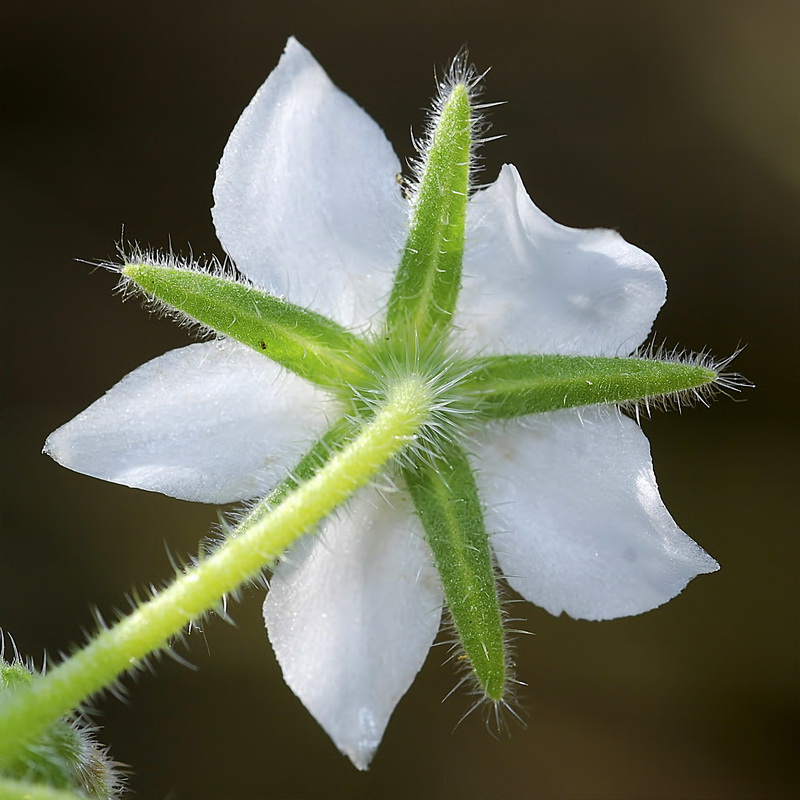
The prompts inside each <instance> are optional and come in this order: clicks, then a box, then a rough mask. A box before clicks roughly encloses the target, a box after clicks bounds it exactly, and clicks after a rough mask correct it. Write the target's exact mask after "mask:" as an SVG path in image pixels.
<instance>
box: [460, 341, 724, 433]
mask: <svg viewBox="0 0 800 800" xmlns="http://www.w3.org/2000/svg"><path fill="white" fill-rule="evenodd" d="M463 369H464V372H465V373H466V377H465V378H464V380H463V382H462V384H461V386H460V389H461V390H462V391H463V392H464V395H465V396H469V397H471V398H474V400H475V401H476V411H477V413H478V414H479V415H480V416H482V417H483V418H488V419H504V418H509V417H519V416H522V415H524V414H536V413H541V412H544V411H556V410H558V409H562V408H574V407H576V406H587V405H595V404H599V403H624V402H631V401H633V402H635V401H637V400H645V399H648V398H662V397H669V396H670V395H674V396H678V397H680V395H681V393H683V392H691V391H692V390H702V388H703V387H707V386H708V385H710V384H713V383H714V382H716V381H717V380H718V379H719V374H718V373H717V372H715V371H714V370H713V369H712V368H710V367H709V366H703V365H702V364H692V363H680V362H677V361H675V362H673V361H657V360H651V359H645V358H603V357H600V356H596V357H590V356H559V355H513V356H487V357H483V358H476V359H472V360H470V361H467V362H465V363H464V365H463Z"/></svg>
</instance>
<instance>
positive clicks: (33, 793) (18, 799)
mask: <svg viewBox="0 0 800 800" xmlns="http://www.w3.org/2000/svg"><path fill="white" fill-rule="evenodd" d="M83 797H85V795H80V794H73V793H72V792H66V791H64V790H62V789H53V788H52V787H51V786H45V785H44V784H41V783H27V782H26V781H12V780H8V779H6V778H0V800H81V798H83Z"/></svg>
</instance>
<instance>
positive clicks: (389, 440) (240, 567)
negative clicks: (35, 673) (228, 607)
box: [0, 378, 430, 767]
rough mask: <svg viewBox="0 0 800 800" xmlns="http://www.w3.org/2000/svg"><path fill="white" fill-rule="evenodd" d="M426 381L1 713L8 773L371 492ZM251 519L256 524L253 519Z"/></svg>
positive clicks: (414, 423)
mask: <svg viewBox="0 0 800 800" xmlns="http://www.w3.org/2000/svg"><path fill="white" fill-rule="evenodd" d="M429 404H430V397H429V394H428V391H427V389H426V387H425V385H424V383H423V382H422V381H421V380H418V379H415V378H410V379H408V380H407V381H404V382H402V383H398V385H397V386H396V387H395V389H394V391H393V392H391V394H390V395H389V396H388V398H387V400H386V403H385V405H384V406H383V408H382V409H381V410H380V411H379V412H378V413H377V414H376V415H375V416H374V417H372V418H371V420H370V421H368V422H366V423H364V424H363V425H362V427H361V428H360V430H359V432H358V434H357V435H356V436H355V437H354V438H353V439H352V441H350V443H349V444H347V445H346V446H345V447H343V448H342V450H340V451H339V452H338V453H337V454H336V455H335V456H334V457H333V458H332V459H331V460H330V461H329V462H328V463H327V464H326V465H325V466H324V467H323V468H322V469H320V470H319V472H317V473H316V475H314V477H313V478H311V479H309V480H308V481H307V482H305V483H303V484H301V485H300V486H299V487H298V488H297V489H296V490H294V491H293V492H292V493H291V494H289V495H288V496H287V497H286V498H285V499H284V500H283V501H282V502H281V503H280V504H279V505H278V506H276V507H275V508H274V509H272V510H271V511H269V512H268V513H265V514H264V515H258V516H257V518H256V519H255V520H254V521H252V522H251V523H250V524H245V525H244V526H243V527H242V528H240V529H238V530H237V531H235V532H234V534H233V535H231V536H230V538H228V540H227V541H226V542H225V543H224V544H223V545H222V546H221V547H220V548H219V549H218V550H217V551H215V552H214V553H213V555H211V556H209V557H208V558H207V559H206V560H204V561H201V562H200V563H199V564H197V565H196V566H194V567H192V568H190V569H187V570H186V572H184V573H183V574H181V575H180V576H179V577H177V578H176V579H175V581H174V582H173V583H172V584H170V585H169V586H168V587H167V588H165V589H164V590H163V591H161V592H159V593H158V594H156V595H155V596H154V597H153V598H152V599H151V600H149V601H148V602H146V603H144V604H143V605H141V606H140V607H139V608H137V609H136V610H135V611H134V612H132V613H131V614H130V615H129V616H127V617H125V618H124V619H122V620H120V621H119V622H118V623H117V624H116V625H114V626H113V627H111V628H109V629H107V630H103V631H101V632H100V633H99V634H98V635H97V636H96V637H95V638H94V639H93V640H91V641H90V642H89V644H87V645H86V646H85V647H84V648H83V649H81V650H79V651H78V652H76V653H75V654H74V655H73V656H72V657H70V658H69V659H67V660H66V661H64V662H63V663H62V664H60V665H59V666H57V667H56V668H55V669H52V670H51V671H50V672H48V673H47V674H46V675H44V676H42V677H41V678H40V679H38V680H35V681H34V682H33V683H32V684H30V686H26V687H24V688H20V689H19V690H17V691H15V692H14V693H13V695H12V696H10V697H8V698H5V699H4V702H3V705H2V707H0V767H2V765H3V764H4V763H6V764H7V763H10V762H11V760H12V759H13V757H14V756H15V755H17V754H19V752H20V751H21V750H22V749H23V748H24V746H25V744H26V743H29V742H31V741H32V740H34V739H35V738H36V737H37V736H38V735H39V734H40V733H41V732H42V731H43V730H44V729H46V728H47V726H48V725H50V724H52V723H53V722H54V721H55V720H57V719H59V718H60V717H62V716H64V715H65V714H69V713H70V712H71V711H73V710H74V709H76V708H77V707H78V706H79V705H80V704H81V703H83V702H85V701H86V700H87V699H88V698H89V697H91V696H92V695H93V694H95V693H96V692H98V691H100V690H102V689H103V688H106V687H108V686H110V685H111V684H113V682H114V681H115V680H117V679H118V678H119V676H120V675H122V674H123V673H124V672H126V671H128V670H131V669H135V668H136V667H137V665H140V663H141V659H143V658H145V657H146V656H147V655H149V654H150V653H153V652H155V651H157V650H160V649H163V648H164V647H166V646H167V645H168V644H169V640H170V638H171V637H173V636H175V635H176V634H178V633H180V632H181V631H182V630H183V629H184V628H185V627H186V626H187V625H188V624H189V622H191V621H192V620H195V619H198V618H199V617H201V616H202V615H203V614H205V613H206V612H208V611H210V610H212V609H214V608H215V607H217V606H218V605H219V604H220V602H221V600H222V598H223V597H224V596H225V595H226V594H228V593H230V592H233V591H234V590H235V589H237V588H238V587H239V586H241V585H242V584H243V583H245V582H247V581H249V580H251V579H252V578H254V577H255V576H257V575H258V574H259V573H260V571H261V570H262V569H264V567H266V566H267V565H269V564H270V563H272V562H273V561H274V560H275V559H276V558H277V557H278V556H280V554H281V553H282V552H283V551H284V550H285V549H286V548H287V547H288V546H289V545H290V544H292V542H294V541H295V540H296V539H297V538H298V537H300V536H301V535H302V534H303V533H305V532H306V531H308V530H309V529H310V528H312V527H313V526H314V525H316V524H317V523H318V522H319V521H320V520H321V519H323V517H325V516H326V515H327V514H329V513H330V512H331V511H333V509H334V508H336V506H338V505H339V504H340V503H342V502H344V501H345V500H347V498H348V497H350V495H352V494H353V493H354V492H355V491H356V490H357V489H359V488H361V487H363V486H365V485H366V484H367V483H369V481H370V480H371V479H372V478H373V477H374V476H375V475H376V474H377V473H378V472H379V471H380V470H381V468H382V467H383V466H384V465H385V464H386V463H387V461H389V460H390V459H391V458H392V457H393V456H395V455H396V454H397V453H399V452H400V450H402V448H403V447H404V446H405V445H406V444H408V442H409V441H410V440H411V439H412V438H413V437H414V435H415V434H416V433H417V431H418V430H419V428H420V426H421V425H422V424H423V423H424V421H425V419H426V417H427V414H428V410H429ZM250 519H251V520H252V517H251V518H250Z"/></svg>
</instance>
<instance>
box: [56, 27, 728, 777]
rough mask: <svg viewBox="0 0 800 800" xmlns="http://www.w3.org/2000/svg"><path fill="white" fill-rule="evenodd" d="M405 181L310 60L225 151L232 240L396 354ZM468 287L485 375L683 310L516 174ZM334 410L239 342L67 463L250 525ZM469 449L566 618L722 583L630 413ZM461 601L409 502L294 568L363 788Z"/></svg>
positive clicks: (256, 279)
mask: <svg viewBox="0 0 800 800" xmlns="http://www.w3.org/2000/svg"><path fill="white" fill-rule="evenodd" d="M400 169H401V168H400V164H399V162H398V159H397V157H396V156H395V154H394V152H393V150H392V148H391V146H390V144H389V143H388V141H387V140H386V138H385V137H384V135H383V133H382V132H381V130H380V129H379V127H378V126H377V125H376V123H375V122H374V121H373V120H372V119H370V117H369V116H367V114H366V113H365V112H364V111H363V110H362V109H361V108H359V107H358V106H357V105H356V104H355V103H354V102H353V101H352V100H351V99H350V98H349V97H347V96H346V95H344V94H343V93H342V92H341V91H339V90H338V89H337V88H336V87H335V86H334V85H333V84H332V83H331V81H330V80H329V78H328V77H327V75H326V74H325V73H324V71H323V70H322V68H321V67H320V66H319V65H318V64H317V62H316V61H315V60H314V59H313V58H312V56H311V55H310V54H309V53H308V51H306V50H305V49H304V48H303V47H302V46H301V45H300V44H299V43H298V42H296V41H295V40H294V39H291V40H290V41H289V43H288V45H287V48H286V52H285V54H284V56H283V58H282V59H281V61H280V64H279V65H278V67H277V68H276V69H275V71H274V72H273V73H272V74H271V75H270V76H269V78H268V79H267V81H266V82H265V83H264V85H263V86H262V87H261V88H260V89H259V91H258V92H257V94H256V96H255V97H254V98H253V101H252V102H251V103H250V105H249V106H248V108H247V109H246V110H245V112H244V113H243V115H242V117H241V119H240V120H239V122H238V123H237V125H236V127H235V129H234V131H233V133H232V135H231V138H230V140H229V142H228V144H227V147H226V148H225V152H224V154H223V157H222V161H221V164H220V167H219V171H218V173H217V180H216V185H215V188H214V198H215V206H214V209H213V217H214V223H215V225H216V229H217V233H218V235H219V238H220V241H221V242H222V245H223V247H224V248H225V251H226V252H227V253H228V255H229V256H230V257H231V259H232V260H233V262H234V263H235V264H236V267H237V268H238V269H239V270H240V271H241V273H243V274H244V275H245V276H246V277H247V278H248V279H249V280H250V281H252V282H253V283H254V284H256V285H258V286H260V287H262V288H263V289H265V290H267V291H269V292H271V293H273V294H277V295H286V296H287V297H288V298H289V299H290V300H291V301H292V302H293V303H296V304H298V305H302V306H306V307H309V308H311V309H313V310H315V311H318V312H320V313H322V314H324V315H326V316H328V317H330V318H332V319H334V320H336V321H338V322H339V323H341V324H342V325H344V326H346V327H348V328H350V329H354V330H357V331H360V332H365V333H366V332H372V333H374V332H375V331H377V330H378V327H379V325H380V324H381V322H382V318H381V316H380V314H381V312H382V310H383V308H384V307H385V304H386V300H387V298H388V296H389V293H390V291H391V287H392V280H393V275H394V273H395V270H396V268H397V263H398V258H399V253H400V251H401V250H402V247H403V244H404V242H405V239H406V235H407V232H408V224H409V221H408V220H409V209H408V204H407V203H406V201H404V200H403V198H402V196H401V193H400V191H399V187H398V185H397V183H396V179H395V176H396V175H397V173H399V172H400ZM463 273H464V278H463V285H462V290H461V293H460V296H459V301H458V306H457V312H456V315H455V320H454V321H455V328H456V331H457V333H456V334H455V336H456V345H457V348H458V349H459V350H463V351H465V352H478V351H479V352H480V353H481V354H505V353H515V352H539V353H558V354H579V355H590V356H595V355H599V356H620V355H629V354H630V353H632V352H633V351H634V350H635V349H636V348H637V347H638V346H639V345H640V344H641V343H642V342H643V340H644V339H645V337H646V336H647V334H648V333H649V331H650V328H651V325H652V322H653V319H654V318H655V315H656V313H657V312H658V309H659V308H660V306H661V305H662V303H663V301H664V298H665V293H666V289H665V282H664V278H663V275H662V273H661V271H660V269H659V267H658V265H657V264H656V262H655V261H654V260H653V259H652V258H651V257H650V256H649V255H647V254H646V253H644V252H643V251H641V250H639V249H638V248H636V247H634V246H632V245H630V244H628V243H627V242H626V241H624V240H623V239H622V238H621V237H620V236H619V235H618V234H616V233H615V232H613V231H607V230H588V231H583V230H575V229H572V228H567V227H564V226H562V225H559V224H557V223H555V222H553V221H552V220H551V219H550V218H549V217H547V216H546V215H545V214H544V213H542V212H541V211H540V210H539V209H538V208H536V206H535V205H534V204H533V203H532V201H531V200H530V198H529V197H528V194H527V192H526V190H525V188H524V186H523V185H522V181H521V179H520V177H519V174H518V173H517V171H516V169H515V168H514V167H512V166H508V165H507V166H505V167H503V169H502V171H501V173H500V176H499V177H498V179H497V180H496V181H495V182H494V183H493V184H492V185H491V186H489V187H488V188H486V189H484V190H482V191H479V192H477V193H476V194H475V195H474V196H473V197H472V199H471V200H470V202H469V207H468V216H467V231H466V248H465V253H464V262H463ZM335 409H336V400H335V399H333V398H331V397H329V396H328V394H327V393H326V392H325V391H323V390H322V389H320V388H318V387H315V386H312V385H311V384H310V383H307V382H306V381H304V380H302V379H301V378H299V377H297V376H296V375H294V374H292V373H289V372H288V371H286V370H284V369H282V368H281V367H278V366H276V365H275V364H274V363H273V362H271V361H270V360H269V359H267V358H264V357H262V356H261V355H260V354H259V353H256V352H254V351H252V350H250V349H249V348H248V347H246V346H244V345H242V344H239V343H237V342H235V341H233V340H230V339H219V340H215V341H210V342H205V343H201V344H193V345H190V346H189V347H185V348H182V349H179V350H174V351H172V352H169V353H167V354H165V355H163V356H161V357H160V358H157V359H155V360H153V361H151V362H149V363H147V364H145V365H143V366H142V367H140V368H139V369H137V370H135V371H134V372H132V373H131V374H130V375H128V376H127V377H126V378H124V379H123V380H122V381H120V383H118V384H117V385H116V386H114V387H113V388H112V389H111V390H110V391H109V392H108V393H107V394H106V395H105V396H104V397H102V398H100V399H99V400H98V401H97V402H96V403H94V404H93V405H92V406H90V407H89V408H88V409H87V410H86V411H84V412H83V413H82V414H80V415H79V416H78V417H76V418H75V419H74V420H72V421H71V422H70V423H68V424H67V425H65V426H64V427H62V428H60V429H59V430H57V431H56V432H55V433H53V434H52V435H51V437H50V438H49V439H48V441H47V444H46V448H45V449H46V452H48V453H49V454H50V455H51V456H52V457H53V458H55V459H56V460H57V461H59V462H60V463H62V464H64V465H65V466H67V467H69V468H71V469H75V470H78V471H80V472H84V473H87V474H89V475H94V476H96V477H100V478H103V479H106V480H111V481H115V482H118V483H122V484H125V485H128V486H134V487H138V488H143V489H148V490H153V491H160V492H164V493H165V494H169V495H172V496H174V497H179V498H184V499H187V500H195V501H202V502H210V503H227V502H231V501H237V500H243V499H248V498H254V497H259V496H263V495H264V494H265V493H266V492H267V491H268V490H269V489H271V488H272V487H273V486H274V485H275V484H276V483H277V482H278V481H279V480H280V479H281V478H282V477H283V476H284V475H285V474H286V472H287V470H288V469H290V468H292V467H293V465H294V464H295V463H296V462H297V459H298V458H300V456H301V455H302V454H303V453H304V452H305V451H306V450H307V449H308V447H309V445H310V444H312V443H313V442H314V441H315V440H316V439H318V438H319V436H320V435H321V434H322V433H323V431H325V429H326V427H327V425H328V424H329V422H330V420H331V419H333V418H334V417H335V414H336V410H335ZM469 449H470V457H471V461H472V463H473V465H474V468H475V470H476V480H477V484H478V487H479V490H480V495H481V500H482V502H483V504H484V505H485V507H486V520H487V527H488V529H489V531H490V532H491V533H492V545H493V548H494V552H495V555H496V558H497V561H498V562H499V565H500V568H501V570H502V571H503V572H504V574H506V575H507V576H509V577H508V581H509V583H510V584H511V586H513V587H514V589H516V590H517V591H518V592H519V593H520V594H522V595H523V596H524V597H525V598H527V599H528V600H530V601H531V602H534V603H536V604H537V605H540V606H542V607H543V608H545V609H547V610H548V611H550V612H551V613H553V614H560V613H561V612H566V613H567V614H570V615H571V616H573V617H577V618H582V619H593V620H600V619H610V618H614V617H620V616H626V615H630V614H638V613H641V612H643V611H647V610H649V609H652V608H654V607H656V606H658V605H660V604H662V603H664V602H666V601H667V600H669V599H670V598H672V597H674V596H675V595H676V594H677V593H678V592H680V591H681V590H682V589H683V587H684V586H685V585H686V584H687V583H688V581H689V580H691V579H692V578H693V577H694V576H696V575H697V574H700V573H705V572H711V571H713V570H716V569H717V568H718V566H717V564H716V562H715V561H714V560H713V559H712V558H711V557H710V556H708V555H707V554H706V553H705V552H704V551H703V550H702V549H700V547H698V546H697V545H696V544H695V543H694V542H693V541H692V540H691V539H690V538H688V537H687V536H686V535H685V534H684V533H683V532H682V531H681V530H680V529H679V528H678V526H677V525H676V524H675V522H674V521H673V520H672V518H671V516H670V515H669V513H668V512H667V510H666V508H665V507H664V505H663V503H662V501H661V498H660V496H659V493H658V488H657V486H656V481H655V476H654V474H653V468H652V464H651V460H650V454H649V447H648V443H647V440H646V438H645V437H644V435H643V434H642V432H641V431H640V429H639V428H638V426H637V425H636V424H635V423H634V422H633V421H631V420H630V419H628V418H626V417H624V416H622V415H621V414H620V413H619V412H618V411H617V410H616V409H615V408H614V407H613V406H611V407H598V406H590V407H586V408H583V409H581V410H580V411H578V410H563V411H555V412H550V413H543V414H536V415H531V416H528V417H525V418H522V419H517V420H512V421H508V422H503V423H500V422H495V423H491V424H489V425H487V426H486V428H485V429H484V430H483V431H482V432H479V433H477V434H474V435H473V436H472V438H471V439H470V443H469ZM401 488H402V487H401ZM442 603H443V599H442V590H441V587H440V582H439V577H438V574H437V572H436V569H435V568H434V566H433V564H432V560H431V553H430V550H429V547H428V545H427V543H426V541H425V538H424V532H423V529H422V526H421V523H420V522H419V520H418V518H417V517H416V515H415V514H414V512H413V505H412V503H411V501H410V499H409V498H408V496H407V493H406V492H404V491H393V490H388V489H386V488H385V487H384V488H383V489H379V488H377V487H374V488H369V489H366V490H363V491H361V492H360V493H359V494H358V495H356V497H355V498H354V499H353V500H352V501H351V502H350V503H349V504H348V505H347V506H346V507H345V508H342V509H340V510H339V512H338V513H337V514H335V515H334V516H332V517H330V518H328V519H327V520H326V521H325V522H324V523H323V524H322V525H321V526H320V530H319V531H318V532H317V534H316V535H315V536H308V537H306V538H304V539H303V540H301V541H300V542H298V543H297V545H295V547H294V548H293V549H292V551H291V553H290V555H289V557H287V558H286V559H285V560H283V561H282V562H281V563H280V564H278V566H277V568H276V570H275V574H274V577H273V579H272V582H271V588H270V592H269V595H268V597H267V600H266V603H265V605H264V616H265V619H266V622H267V626H268V630H269V636H270V640H271V641H272V644H273V647H274V649H275V653H276V655H277V658H278V660H279V662H280V664H281V667H282V669H283V674H284V677H285V679H286V682H287V683H288V684H289V686H290V687H291V688H292V689H293V691H295V692H296V693H297V694H298V696H299V697H300V698H301V699H302V701H303V702H304V704H305V705H306V707H307V708H308V709H309V711H311V713H312V714H313V715H314V716H315V717H316V719H317V720H318V721H319V722H320V724H321V725H322V726H323V728H324V729H325V730H326V731H327V732H328V734H329V735H330V736H331V737H332V739H333V740H334V742H335V743H336V745H337V746H338V747H339V748H340V749H341V750H342V751H343V752H344V753H346V754H347V755H348V756H349V757H350V758H351V760H352V761H353V763H354V764H355V765H356V766H357V767H359V768H361V769H364V768H366V767H367V765H368V764H369V761H370V759H371V758H372V756H373V754H374V752H375V749H376V748H377V746H378V744H379V742H380V740H381V737H382V735H383V732H384V730H385V728H386V725H387V723H388V720H389V717H390V715H391V713H392V711H393V709H394V707H395V705H396V703H397V702H398V701H399V699H400V698H401V697H402V695H403V694H404V693H405V691H406V690H407V689H408V687H409V686H410V684H411V682H412V680H413V678H414V676H415V675H416V673H417V672H418V670H419V669H420V667H421V666H422V663H423V662H424V660H425V657H426V654H427V652H428V650H429V648H430V645H431V643H432V641H433V639H434V637H435V636H436V633H437V631H438V629H439V622H440V610H441V608H442Z"/></svg>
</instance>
